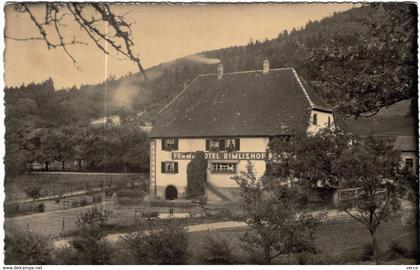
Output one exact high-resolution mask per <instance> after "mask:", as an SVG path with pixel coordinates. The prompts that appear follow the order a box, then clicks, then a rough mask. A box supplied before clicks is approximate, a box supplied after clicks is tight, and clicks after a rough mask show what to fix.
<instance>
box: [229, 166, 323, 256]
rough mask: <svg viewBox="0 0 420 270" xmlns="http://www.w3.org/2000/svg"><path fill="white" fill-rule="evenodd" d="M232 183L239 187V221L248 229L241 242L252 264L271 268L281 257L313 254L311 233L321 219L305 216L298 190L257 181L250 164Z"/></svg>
mask: <svg viewBox="0 0 420 270" xmlns="http://www.w3.org/2000/svg"><path fill="white" fill-rule="evenodd" d="M233 179H234V180H236V181H237V183H238V184H239V190H240V194H241V201H240V202H241V206H242V208H243V210H244V214H243V215H242V217H241V219H242V220H243V221H244V222H246V223H247V224H248V226H249V230H247V231H246V232H245V233H244V234H243V235H242V237H241V242H242V245H243V247H244V248H245V249H246V250H247V251H248V252H249V254H250V255H251V256H252V260H253V262H254V263H255V262H257V263H262V264H272V263H273V260H275V259H276V258H277V257H279V256H280V255H284V254H297V253H301V252H314V251H315V247H314V239H315V235H314V232H315V229H316V227H317V226H318V225H319V224H320V220H321V218H322V216H321V215H319V216H313V215H310V214H307V213H305V212H304V209H303V207H304V205H305V200H304V199H303V197H302V196H299V194H301V192H300V190H299V189H298V188H297V187H295V186H292V187H288V186H287V185H283V184H282V183H281V182H280V181H276V179H274V178H272V177H264V178H262V179H261V181H260V179H257V178H256V177H255V173H254V170H253V167H252V164H251V163H250V162H249V163H248V165H247V170H246V171H244V172H241V173H240V175H239V176H235V177H233Z"/></svg>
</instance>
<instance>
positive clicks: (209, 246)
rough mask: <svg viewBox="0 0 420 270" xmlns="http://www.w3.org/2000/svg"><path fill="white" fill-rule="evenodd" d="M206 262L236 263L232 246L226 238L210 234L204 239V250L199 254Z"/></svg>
mask: <svg viewBox="0 0 420 270" xmlns="http://www.w3.org/2000/svg"><path fill="white" fill-rule="evenodd" d="M199 258H200V260H201V261H202V262H203V263H204V264H235V263H236V260H235V259H234V258H233V255H232V248H231V246H230V243H229V242H228V241H227V240H226V239H222V238H219V237H214V236H208V237H207V238H206V239H205V240H204V246H203V251H202V253H201V254H200V255H199Z"/></svg>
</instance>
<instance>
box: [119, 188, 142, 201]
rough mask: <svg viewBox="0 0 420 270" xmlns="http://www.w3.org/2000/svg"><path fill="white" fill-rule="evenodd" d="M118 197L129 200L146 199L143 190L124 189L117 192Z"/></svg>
mask: <svg viewBox="0 0 420 270" xmlns="http://www.w3.org/2000/svg"><path fill="white" fill-rule="evenodd" d="M117 196H118V197H119V198H121V197H128V198H141V199H143V198H144V193H143V192H142V191H141V190H130V189H123V190H120V191H118V192H117Z"/></svg>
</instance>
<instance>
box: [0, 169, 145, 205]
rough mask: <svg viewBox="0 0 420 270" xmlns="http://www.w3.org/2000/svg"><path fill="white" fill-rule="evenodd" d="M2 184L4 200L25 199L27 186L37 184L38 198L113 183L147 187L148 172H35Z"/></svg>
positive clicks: (71, 192) (73, 192)
mask: <svg viewBox="0 0 420 270" xmlns="http://www.w3.org/2000/svg"><path fill="white" fill-rule="evenodd" d="M10 180H11V181H8V182H7V183H5V193H6V200H7V201H18V200H24V199H28V196H27V195H26V193H25V190H26V189H27V188H28V187H33V186H36V187H39V188H40V189H41V197H56V196H58V197H60V196H62V195H65V194H66V195H68V194H70V195H71V194H74V195H77V194H78V193H79V192H81V191H86V190H92V191H98V190H101V191H103V190H105V189H108V188H110V187H113V186H118V185H121V184H126V185H129V186H132V187H135V186H139V185H141V186H145V185H146V187H145V188H147V185H148V182H149V175H148V174H145V173H126V174H124V173H123V174H121V173H68V172H67V173H62V172H61V173H58V172H37V173H28V174H24V175H20V176H18V177H16V178H15V179H10Z"/></svg>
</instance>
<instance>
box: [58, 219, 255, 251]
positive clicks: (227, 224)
mask: <svg viewBox="0 0 420 270" xmlns="http://www.w3.org/2000/svg"><path fill="white" fill-rule="evenodd" d="M246 226H247V225H246V223H245V222H238V221H223V222H214V223H206V224H196V225H190V226H187V227H185V229H186V230H187V231H188V232H203V231H212V230H220V229H231V228H241V227H246ZM125 235H127V234H126V233H115V234H108V235H107V236H105V240H108V241H110V242H116V241H118V240H119V239H120V238H121V237H123V236H125ZM68 243H69V240H68V239H62V240H58V241H55V242H54V246H55V247H57V248H62V247H65V246H67V245H68Z"/></svg>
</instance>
